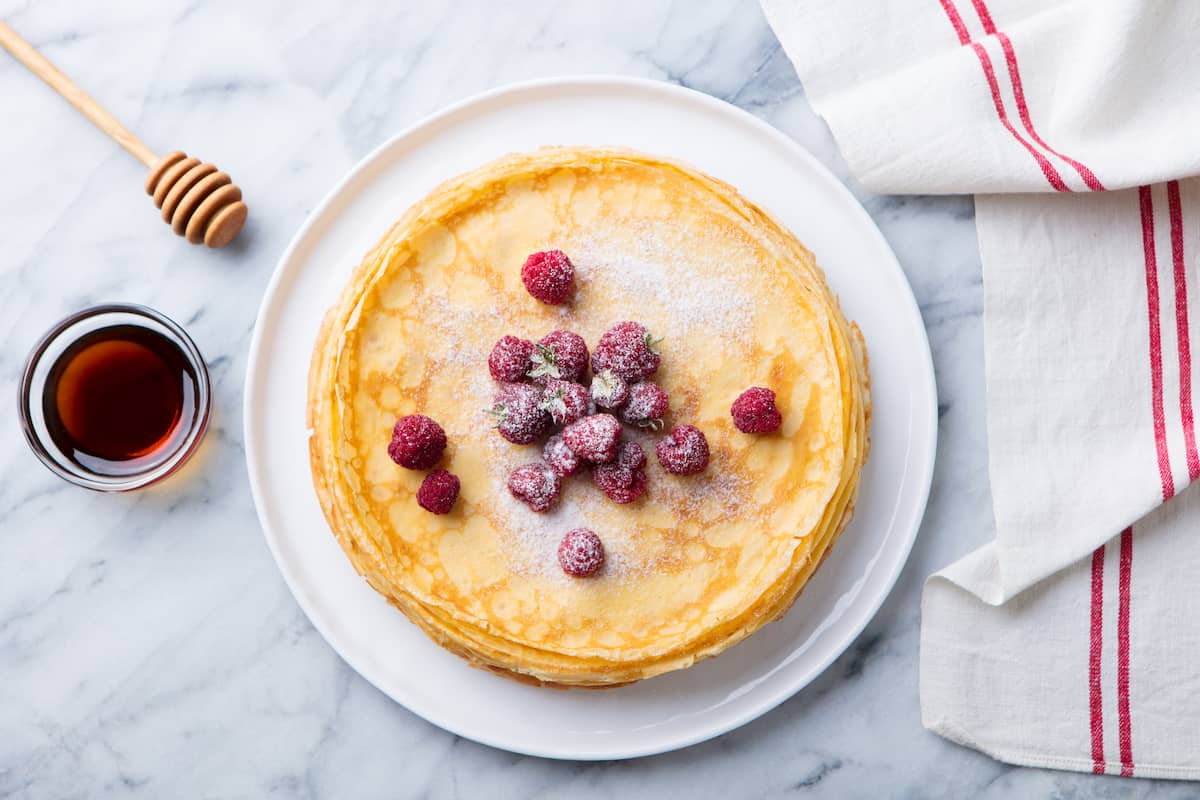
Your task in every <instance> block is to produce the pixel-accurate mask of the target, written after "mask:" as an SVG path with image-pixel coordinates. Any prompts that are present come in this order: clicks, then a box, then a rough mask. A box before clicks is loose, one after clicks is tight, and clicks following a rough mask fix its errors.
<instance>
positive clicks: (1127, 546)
mask: <svg viewBox="0 0 1200 800" xmlns="http://www.w3.org/2000/svg"><path fill="white" fill-rule="evenodd" d="M1132 572H1133V528H1132V527H1129V528H1126V529H1125V530H1123V531H1121V572H1120V579H1119V583H1118V594H1117V604H1118V605H1117V733H1118V734H1119V737H1120V743H1121V774H1122V775H1125V776H1126V777H1128V776H1130V775H1133V726H1132V722H1131V720H1130V717H1129V605H1130V597H1129V584H1130V578H1131V577H1132V576H1131V573H1132Z"/></svg>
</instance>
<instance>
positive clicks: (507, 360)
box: [488, 336, 533, 383]
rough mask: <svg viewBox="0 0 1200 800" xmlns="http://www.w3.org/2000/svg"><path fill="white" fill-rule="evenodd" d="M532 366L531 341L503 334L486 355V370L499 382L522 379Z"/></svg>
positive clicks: (513, 381)
mask: <svg viewBox="0 0 1200 800" xmlns="http://www.w3.org/2000/svg"><path fill="white" fill-rule="evenodd" d="M532 368H533V342H531V341H529V340H528V339H518V338H517V337H516V336H505V337H503V338H502V339H500V341H498V342H496V346H495V347H493V348H492V354H491V355H490V356H488V372H490V373H492V377H493V378H495V379H496V380H498V381H500V382H501V383H516V382H517V381H520V380H524V379H525V375H526V374H527V373H528V372H529V370H530V369H532Z"/></svg>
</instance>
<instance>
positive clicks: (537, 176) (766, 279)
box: [308, 147, 870, 687]
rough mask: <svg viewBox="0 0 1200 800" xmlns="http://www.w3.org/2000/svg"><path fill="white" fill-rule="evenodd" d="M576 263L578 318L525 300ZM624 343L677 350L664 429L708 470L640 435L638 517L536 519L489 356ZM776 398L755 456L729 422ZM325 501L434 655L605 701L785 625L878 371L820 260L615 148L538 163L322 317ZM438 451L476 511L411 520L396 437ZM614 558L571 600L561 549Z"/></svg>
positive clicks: (839, 505)
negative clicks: (778, 415) (752, 393)
mask: <svg viewBox="0 0 1200 800" xmlns="http://www.w3.org/2000/svg"><path fill="white" fill-rule="evenodd" d="M550 248H557V249H562V250H564V251H565V252H566V253H567V254H568V255H569V256H570V257H571V259H572V260H573V261H574V262H575V265H576V269H577V283H578V289H577V292H576V296H575V299H574V301H573V302H572V303H571V304H570V305H569V306H566V307H551V306H545V305H542V304H541V303H538V302H537V301H535V300H533V299H532V298H531V297H529V296H528V294H526V292H525V290H524V289H523V287H522V285H521V282H520V277H519V268H520V265H521V263H522V261H523V260H524V259H525V257H526V256H527V255H528V254H529V253H531V252H535V251H538V250H544V249H550ZM623 319H636V320H638V321H640V322H642V323H644V324H645V325H646V326H647V327H648V328H649V329H650V330H651V331H652V332H653V333H655V334H656V335H658V336H663V337H665V338H664V341H663V342H662V344H661V350H662V353H663V365H662V368H661V369H660V371H659V373H658V374H657V376H656V381H657V382H658V383H660V385H662V386H663V388H664V389H666V390H667V392H668V393H669V394H670V396H671V397H672V402H673V407H672V410H671V412H670V415H669V419H668V424H682V423H688V424H693V425H696V426H698V427H699V428H701V429H702V430H703V431H704V432H705V434H706V435H707V437H708V441H709V445H710V447H711V450H712V462H711V464H710V466H709V468H708V470H707V471H706V472H705V473H704V474H701V475H697V476H692V477H688V478H679V477H675V476H671V475H668V474H666V473H665V472H664V471H662V470H661V469H660V468H659V466H658V464H657V463H656V462H655V460H654V457H653V443H654V440H655V438H656V436H655V434H654V433H652V432H649V431H632V430H628V431H627V432H626V434H625V435H626V436H630V437H633V438H636V439H638V440H640V441H641V443H642V444H643V446H644V447H645V449H646V450H647V452H648V453H650V454H651V455H650V462H651V463H650V464H649V465H648V467H647V471H648V473H649V492H648V494H647V496H646V497H643V498H642V499H640V500H638V501H636V502H634V503H631V504H628V505H617V504H614V503H612V502H611V501H609V500H608V499H606V498H605V497H604V496H603V494H601V492H600V491H599V490H597V489H596V487H594V486H593V485H592V482H591V480H590V478H589V477H588V475H587V474H586V472H585V473H584V474H582V475H579V476H575V477H572V478H569V479H566V480H565V481H564V488H563V496H562V499H561V501H560V502H559V504H558V505H557V507H555V508H554V509H553V510H551V511H549V512H547V513H545V514H535V513H533V512H532V511H531V510H530V509H529V508H528V507H526V506H525V505H523V504H521V503H520V502H518V501H516V500H514V499H513V498H512V497H510V496H509V494H508V492H507V491H506V488H505V481H506V478H507V476H508V474H509V472H510V471H511V470H512V469H513V468H514V467H515V466H517V465H519V464H523V463H529V462H531V461H535V460H536V459H537V458H538V457H539V454H540V449H539V448H538V447H537V446H530V447H518V446H515V445H511V444H509V443H508V442H505V441H503V440H502V439H501V438H500V437H499V436H498V435H497V434H496V432H495V431H493V430H491V427H490V424H489V422H488V418H487V416H486V415H485V414H484V413H483V412H482V409H485V408H487V407H489V406H490V405H491V402H492V395H493V393H494V391H495V390H496V386H495V384H493V383H492V381H491V379H490V378H489V376H488V370H487V355H488V352H489V351H490V349H491V347H492V345H493V344H494V343H495V341H496V340H497V339H499V338H500V337H501V336H503V335H505V334H513V335H517V336H520V337H522V338H529V339H535V340H536V339H537V338H539V337H540V336H542V335H544V334H546V333H549V332H550V331H552V330H555V329H569V330H573V331H576V332H577V333H580V334H581V335H582V336H584V338H585V339H586V340H587V341H588V342H589V343H593V344H594V343H595V342H596V340H597V339H598V337H599V335H600V333H601V332H602V331H604V330H605V329H606V328H608V327H609V326H611V325H612V324H613V323H615V322H617V321H620V320H623ZM754 385H761V386H769V387H772V388H773V389H774V390H775V391H776V392H777V394H778V398H779V399H778V402H779V406H780V408H781V410H782V411H783V416H784V426H783V429H782V430H781V431H780V432H779V433H778V434H776V435H772V436H759V437H755V436H748V435H745V434H742V433H739V432H738V431H737V430H736V429H735V428H734V426H733V424H732V421H731V419H730V414H729V407H730V403H731V401H732V400H733V399H734V398H735V397H737V395H738V393H739V392H740V391H741V390H743V389H745V388H746V387H749V386H754ZM308 407H309V425H310V427H311V440H310V441H311V458H312V472H313V480H314V484H315V486H316V490H317V494H318V496H319V499H320V502H321V505H322V507H323V508H324V511H325V514H326V517H327V519H328V521H329V525H330V527H331V529H332V530H333V533H334V534H335V535H336V537H337V539H338V542H339V543H340V544H341V546H342V548H343V550H344V551H345V552H346V554H347V556H348V557H349V559H350V561H351V563H352V564H353V566H354V568H355V569H356V570H358V572H359V573H361V574H362V575H363V576H364V577H365V578H366V579H367V581H368V582H369V583H370V585H371V586H373V587H374V588H375V589H376V590H377V591H378V592H380V593H381V594H382V595H384V596H385V597H386V598H387V599H388V600H389V601H390V602H391V603H393V604H394V605H395V606H396V607H397V608H399V609H400V610H401V611H402V612H404V614H405V615H407V617H408V618H409V619H411V620H412V621H413V622H414V623H416V624H417V625H419V626H420V627H421V628H422V629H423V630H424V631H425V632H426V633H428V634H429V636H430V637H432V638H433V639H434V640H435V641H436V642H437V643H439V644H440V645H442V646H444V647H445V648H446V649H448V650H450V651H452V652H454V653H457V654H458V655H460V656H463V657H464V658H466V659H467V660H468V661H470V662H471V663H472V664H474V665H476V666H481V667H485V668H487V669H491V670H494V671H496V672H498V673H501V674H504V675H507V676H509V677H515V678H519V679H523V680H527V681H532V682H538V683H548V684H557V685H572V686H594V687H604V686H613V685H618V684H623V683H628V682H632V681H637V680H640V679H642V678H647V677H651V676H653V675H657V674H660V673H664V672H667V671H670V670H676V669H682V668H685V667H688V666H691V665H692V664H693V663H695V662H697V661H699V660H701V659H703V658H706V657H709V656H713V655H715V654H717V653H719V652H721V651H722V650H724V649H725V648H727V647H729V646H731V645H733V644H735V643H736V642H738V641H740V640H742V639H744V638H745V637H747V636H749V635H750V634H752V633H754V632H755V631H756V630H758V629H759V628H761V627H762V626H763V625H765V624H766V623H768V622H770V621H772V620H774V619H777V618H778V617H780V616H781V615H782V614H783V613H784V612H785V611H786V610H787V609H788V608H789V607H790V606H791V605H792V603H793V601H794V600H795V599H796V597H797V596H798V594H799V593H800V591H801V589H802V588H803V587H804V585H805V583H806V582H807V581H808V580H809V578H810V577H811V576H812V574H813V572H814V571H815V570H816V568H817V567H818V566H819V565H820V563H821V561H822V559H823V558H824V556H825V555H826V554H827V553H828V552H829V550H830V548H831V547H832V546H833V544H834V542H835V541H836V539H837V537H838V535H839V534H840V533H841V531H842V530H843V529H844V527H845V526H846V523H847V522H848V520H849V518H850V515H851V513H852V511H853V507H854V500H855V496H856V493H857V489H858V481H859V474H860V471H861V468H862V465H863V463H864V461H865V459H866V454H867V448H868V437H867V433H868V421H869V413H870V402H869V395H868V378H867V371H866V356H865V349H864V346H863V343H862V340H861V336H860V334H859V332H858V329H857V328H856V327H855V326H854V325H852V324H849V323H847V321H846V319H845V318H844V317H843V315H842V313H841V311H840V310H839V308H838V304H837V301H836V300H835V298H834V297H833V295H832V294H831V293H830V291H829V289H828V287H827V286H826V284H825V280H824V277H823V275H822V274H821V271H820V270H819V269H818V268H817V266H816V263H815V260H814V258H813V256H812V254H811V253H809V252H808V251H807V250H805V249H804V247H802V246H801V245H800V243H799V242H798V241H796V239H795V238H794V237H793V236H792V235H791V234H790V233H788V232H787V231H786V230H785V229H784V228H783V227H782V226H781V225H779V224H778V223H777V222H776V221H775V220H773V219H772V218H771V217H770V216H769V215H768V214H766V213H765V212H764V211H762V210H761V209H759V208H757V207H756V206H754V205H753V204H752V203H750V202H749V201H747V200H746V199H745V198H743V197H742V196H741V195H739V194H738V192H737V191H736V190H734V189H733V188H732V187H730V186H729V185H727V184H725V183H722V182H720V181H717V180H715V179H713V178H710V177H708V176H706V175H703V174H700V173H699V172H696V171H695V170H693V169H690V168H688V167H686V166H683V165H681V164H678V163H674V162H670V161H666V160H663V159H660V158H656V157H653V156H648V155H644V154H640V153H636V152H633V151H629V150H623V149H613V148H604V149H597V148H578V147H559V148H546V149H543V150H540V151H537V152H534V153H530V154H520V155H512V156H507V157H505V158H502V159H500V160H498V161H495V162H493V163H490V164H487V165H485V166H483V167H481V168H479V169H477V170H475V171H473V172H470V173H468V174H465V175H462V176H460V177H458V178H455V179H453V180H450V181H448V182H446V183H444V184H442V185H441V186H439V187H438V188H436V189H435V190H434V191H433V192H432V193H430V194H429V195H428V196H427V197H426V198H425V199H424V200H423V201H421V202H419V203H418V204H416V205H415V206H414V207H412V208H411V209H410V210H409V211H408V212H407V213H406V214H404V216H403V217H402V218H401V219H400V221H399V222H397V223H396V224H395V225H394V226H393V227H392V229H391V230H390V231H389V232H388V233H387V235H386V236H384V238H383V240H382V241H381V242H380V243H379V245H378V246H377V247H376V248H375V249H374V250H373V251H371V252H370V253H369V254H368V255H367V257H366V258H365V260H364V261H363V262H362V263H361V265H360V266H359V267H358V268H357V270H356V271H355V272H354V274H353V277H352V278H351V280H350V282H349V283H348V284H347V286H346V287H345V290H344V291H343V293H342V295H341V298H340V300H339V301H338V302H337V303H336V305H334V306H333V308H332V309H331V310H330V311H329V313H328V315H327V317H326V319H325V321H324V325H323V327H322V330H321V333H320V336H319V338H318V341H317V344H316V349H315V352H314V355H313V361H312V369H311V373H310V383H309V396H308ZM412 413H422V414H426V415H428V416H430V417H433V418H434V419H436V420H437V421H438V422H439V423H440V424H441V425H442V426H443V427H444V428H445V430H446V432H447V435H448V438H449V441H450V447H449V450H448V451H447V454H446V456H445V457H444V458H443V462H442V463H441V464H440V465H439V466H442V467H445V468H446V469H449V470H451V471H452V472H454V473H455V474H457V475H458V476H459V477H460V479H461V481H462V493H461V496H460V498H459V501H458V503H457V505H456V506H455V508H454V511H453V512H452V513H450V514H448V515H445V516H435V515H433V514H429V513H427V512H425V511H424V510H422V509H421V508H420V507H418V505H417V503H416V501H415V498H414V495H415V493H416V490H417V488H418V486H419V485H420V483H421V480H422V478H423V476H424V475H423V473H420V472H414V471H409V470H404V469H401V468H399V467H397V466H396V465H395V464H394V463H392V461H391V460H390V459H389V458H388V455H387V452H386V446H387V444H388V440H389V435H390V432H391V428H392V424H393V423H394V422H395V420H396V419H397V417H399V416H401V415H405V414H412ZM578 527H586V528H590V529H592V530H594V531H595V532H596V533H597V534H598V535H599V536H600V538H601V539H602V541H603V542H604V546H605V550H606V563H605V567H604V569H603V570H602V571H601V572H600V573H599V574H597V575H596V576H593V577H591V578H586V579H577V578H570V577H568V576H566V575H565V574H563V573H562V571H561V569H560V568H559V566H558V563H557V561H556V559H555V550H556V548H557V546H558V543H559V541H560V539H561V537H562V536H563V534H565V533H566V532H567V531H569V530H571V529H574V528H578Z"/></svg>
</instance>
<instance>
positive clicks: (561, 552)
mask: <svg viewBox="0 0 1200 800" xmlns="http://www.w3.org/2000/svg"><path fill="white" fill-rule="evenodd" d="M558 564H559V566H561V567H562V570H563V572H565V573H567V574H568V575H571V576H572V577H575V578H586V577H588V576H590V575H595V574H596V573H597V572H599V571H600V568H601V567H602V566H604V543H603V542H601V541H600V537H599V536H597V535H596V534H594V533H592V532H591V531H589V530H588V529H587V528H576V529H575V530H573V531H571V532H570V533H568V534H567V535H566V536H564V537H563V538H562V542H560V543H559V545H558Z"/></svg>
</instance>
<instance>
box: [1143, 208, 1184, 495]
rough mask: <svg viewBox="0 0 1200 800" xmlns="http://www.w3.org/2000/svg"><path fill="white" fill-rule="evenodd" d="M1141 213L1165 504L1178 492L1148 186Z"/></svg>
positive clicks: (1152, 392) (1153, 397)
mask: <svg viewBox="0 0 1200 800" xmlns="http://www.w3.org/2000/svg"><path fill="white" fill-rule="evenodd" d="M1138 201H1139V204H1140V206H1141V212H1142V251H1143V253H1144V256H1145V261H1146V311H1147V317H1148V318H1149V325H1150V401H1151V404H1152V412H1153V414H1154V447H1155V449H1156V450H1157V451H1158V476H1159V478H1160V479H1161V480H1162V499H1163V502H1164V503H1165V502H1166V501H1167V500H1170V499H1171V497H1172V496H1174V494H1175V479H1174V478H1173V477H1172V476H1171V459H1170V456H1169V455H1168V454H1167V422H1166V417H1165V415H1164V414H1163V367H1162V331H1161V330H1160V325H1159V307H1158V303H1159V301H1158V261H1157V259H1156V258H1155V256H1154V200H1153V199H1152V198H1151V196H1150V187H1149V186H1139V187H1138Z"/></svg>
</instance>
